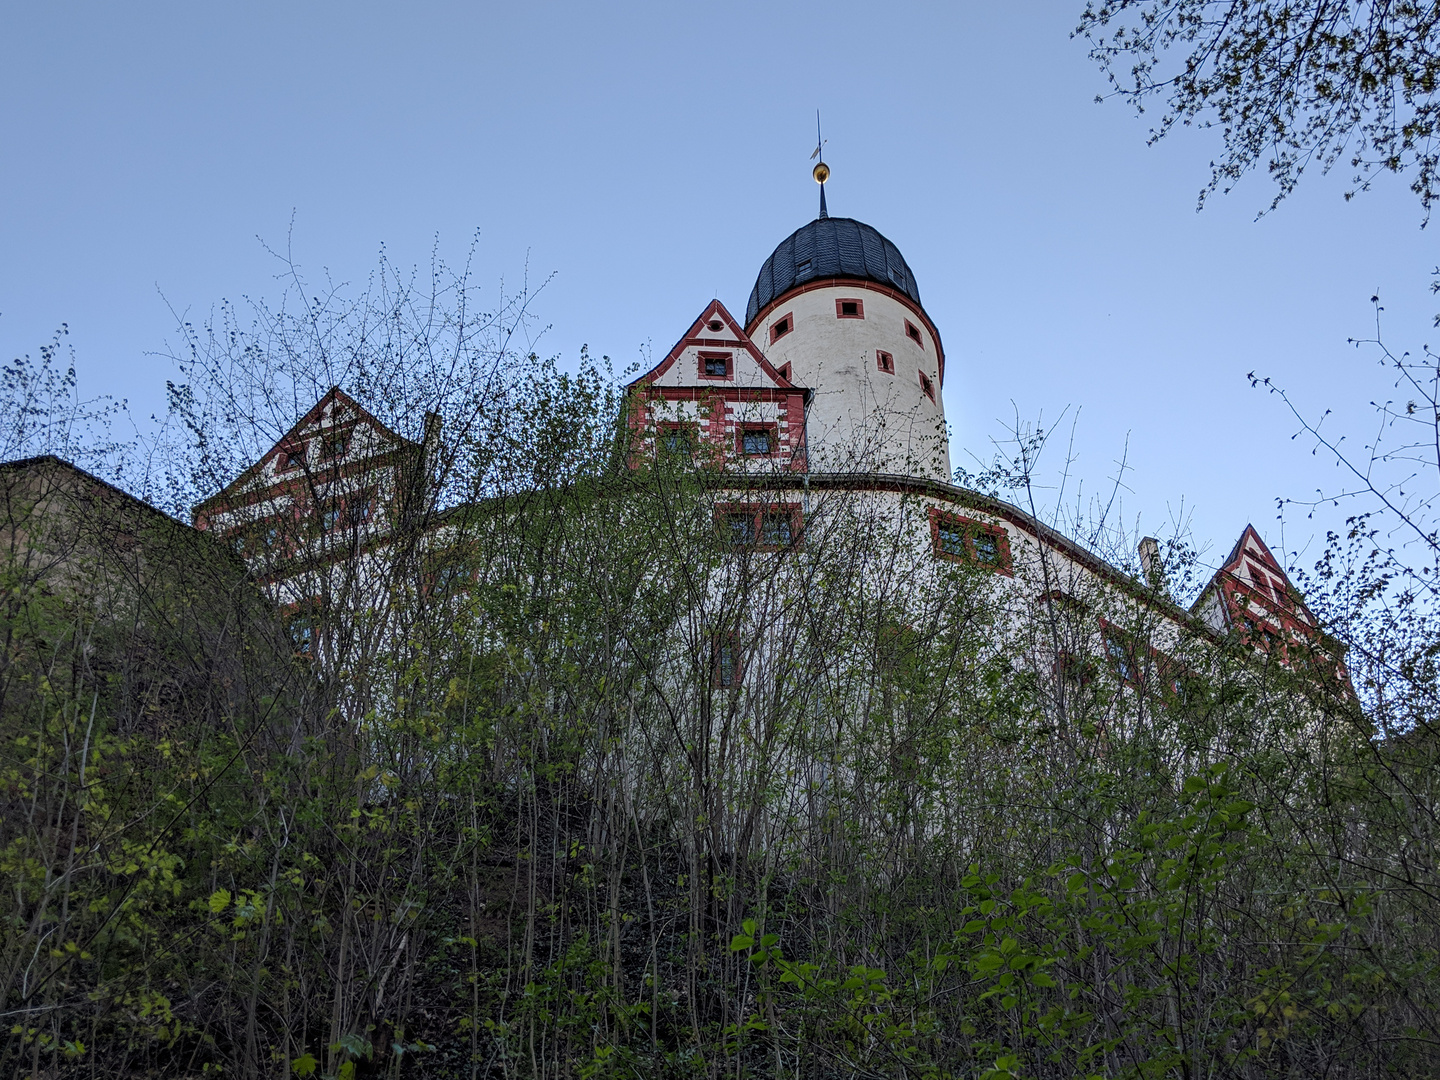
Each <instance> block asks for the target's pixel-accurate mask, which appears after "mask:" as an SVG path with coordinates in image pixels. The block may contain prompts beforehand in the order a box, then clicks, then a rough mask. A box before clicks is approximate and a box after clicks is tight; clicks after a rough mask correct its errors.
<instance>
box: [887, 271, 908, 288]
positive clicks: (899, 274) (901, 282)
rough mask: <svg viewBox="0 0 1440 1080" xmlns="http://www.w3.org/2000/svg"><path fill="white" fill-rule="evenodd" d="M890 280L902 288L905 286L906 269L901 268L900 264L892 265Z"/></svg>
mask: <svg viewBox="0 0 1440 1080" xmlns="http://www.w3.org/2000/svg"><path fill="white" fill-rule="evenodd" d="M890 280H891V281H893V282H894V283H895V284H896V285H898V286H900V288H902V289H903V288H905V271H904V270H901V269H900V268H899V267H898V266H892V267H891V268H890Z"/></svg>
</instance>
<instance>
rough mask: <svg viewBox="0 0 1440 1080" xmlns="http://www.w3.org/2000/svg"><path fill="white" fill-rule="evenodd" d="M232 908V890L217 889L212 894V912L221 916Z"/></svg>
mask: <svg viewBox="0 0 1440 1080" xmlns="http://www.w3.org/2000/svg"><path fill="white" fill-rule="evenodd" d="M229 906H230V890H229V889H216V890H215V891H214V892H213V893H211V894H210V910H211V911H212V912H214V913H215V914H216V915H219V914H220V913H221V912H222V911H224V910H225V909H226V908H227V907H229Z"/></svg>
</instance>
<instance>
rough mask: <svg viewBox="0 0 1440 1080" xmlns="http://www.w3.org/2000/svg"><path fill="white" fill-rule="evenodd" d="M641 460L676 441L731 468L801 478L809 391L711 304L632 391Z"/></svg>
mask: <svg viewBox="0 0 1440 1080" xmlns="http://www.w3.org/2000/svg"><path fill="white" fill-rule="evenodd" d="M630 393H631V400H632V412H631V424H632V427H633V429H634V430H635V432H636V434H637V436H638V437H639V441H640V445H641V453H653V452H654V450H655V449H656V448H657V447H659V446H661V445H666V444H670V443H673V440H674V438H675V436H676V435H679V436H680V437H681V438H682V439H683V440H684V442H685V443H687V444H688V445H690V446H692V447H694V448H695V449H697V450H703V451H708V452H709V454H710V455H711V457H712V458H713V459H714V460H716V461H717V462H718V463H719V464H721V465H723V466H724V467H727V468H743V469H750V468H768V469H774V468H776V467H779V468H783V469H786V470H789V471H797V472H803V471H805V469H806V460H805V398H806V391H805V389H804V388H802V387H798V386H795V385H794V384H793V383H791V381H790V372H789V370H788V365H785V366H782V367H780V368H776V367H774V366H773V365H771V363H770V362H769V361H768V360H766V359H765V356H764V354H762V353H761V352H760V350H759V349H757V348H756V347H755V344H754V343H753V342H752V341H751V340H750V338H749V337H748V336H746V334H745V331H744V330H743V329H741V327H740V324H739V323H737V322H736V321H735V319H734V318H733V317H732V316H731V314H730V312H728V311H727V310H725V305H724V304H722V303H721V302H720V301H719V300H712V301H711V302H710V304H709V306H707V307H706V308H705V310H704V311H703V312H702V313H701V314H700V317H699V318H698V319H696V320H695V321H694V323H692V324H691V326H690V329H689V330H688V331H686V333H685V335H684V336H683V337H682V338H681V339H680V340H679V341H678V342H676V343H675V347H674V348H673V349H671V350H670V352H669V353H668V354H666V356H665V359H664V360H662V361H660V363H659V364H657V365H656V366H655V367H654V368H652V369H651V370H650V371H648V372H646V373H645V374H644V375H642V376H640V378H638V379H636V380H635V381H634V382H633V383H631V384H630Z"/></svg>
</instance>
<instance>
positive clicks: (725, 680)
mask: <svg viewBox="0 0 1440 1080" xmlns="http://www.w3.org/2000/svg"><path fill="white" fill-rule="evenodd" d="M744 678H745V656H744V653H742V652H741V650H740V635H739V634H737V633H735V632H734V631H733V630H730V631H722V632H720V633H716V634H712V635H711V637H710V685H711V686H712V687H714V688H715V689H717V690H733V689H735V688H736V687H737V686H739V685H740V683H741V680H743V679H744Z"/></svg>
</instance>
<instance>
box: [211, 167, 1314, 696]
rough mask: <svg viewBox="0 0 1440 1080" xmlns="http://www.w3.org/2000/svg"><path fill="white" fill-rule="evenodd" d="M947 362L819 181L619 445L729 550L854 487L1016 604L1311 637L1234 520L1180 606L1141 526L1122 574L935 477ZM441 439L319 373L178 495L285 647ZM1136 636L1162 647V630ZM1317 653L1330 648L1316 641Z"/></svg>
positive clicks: (778, 535) (883, 255) (421, 509)
mask: <svg viewBox="0 0 1440 1080" xmlns="http://www.w3.org/2000/svg"><path fill="white" fill-rule="evenodd" d="M826 175H828V172H827V173H826ZM817 178H820V176H819V172H818V171H817ZM952 375H953V372H952ZM945 378H946V356H945V349H944V345H943V343H942V340H941V336H940V330H939V328H938V327H937V326H936V325H935V323H934V322H933V320H932V319H931V318H930V316H929V315H928V314H927V312H926V311H925V308H924V306H923V304H922V302H921V298H920V289H919V284H918V282H917V279H916V276H915V273H914V272H913V270H912V269H911V268H910V266H909V265H908V263H907V262H906V261H905V258H904V256H903V255H902V254H901V252H900V250H899V248H897V247H896V245H895V244H894V243H892V242H891V241H890V240H888V239H887V238H886V237H884V236H883V235H882V234H881V233H880V232H879V231H878V230H876V229H875V228H873V227H872V226H870V225H868V224H865V223H864V222H860V221H856V220H854V219H850V218H835V217H830V216H829V214H828V213H827V210H826V206H825V199H824V186H823V179H822V186H821V203H820V214H819V216H818V217H817V218H815V219H814V220H813V221H811V222H809V223H808V224H806V225H804V226H802V227H801V228H799V229H797V230H796V231H795V232H794V233H792V234H791V235H790V236H788V237H786V238H785V239H784V240H782V241H781V242H780V244H779V245H778V246H777V247H776V248H775V250H774V251H773V252H771V254H770V255H769V256H768V257H767V258H766V259H765V260H764V262H763V263H762V264H761V267H760V271H759V274H758V275H757V277H756V280H755V283H754V286H753V288H752V289H751V292H750V296H749V300H748V302H747V304H746V307H745V318H744V322H743V323H741V322H740V321H739V320H737V319H736V318H735V317H734V316H733V315H732V314H731V312H730V311H729V310H728V309H727V308H726V306H725V305H724V304H723V303H722V302H721V301H720V300H718V299H716V300H712V301H711V302H710V303H709V304H708V305H707V306H706V307H705V309H704V310H703V311H701V312H700V313H699V315H698V316H697V317H696V318H695V319H694V321H693V322H692V323H691V324H690V326H689V328H688V329H687V330H685V332H684V333H683V334H682V335H681V336H680V338H679V340H678V341H677V342H676V344H675V346H674V347H673V348H672V349H670V351H669V352H668V353H667V354H666V355H665V357H664V359H662V360H661V361H660V363H658V364H656V365H655V366H654V367H653V368H652V369H651V370H649V371H648V372H645V373H644V374H643V375H641V376H640V377H639V378H637V379H635V380H634V381H633V382H632V383H631V384H630V385H629V387H628V408H627V411H626V413H625V419H624V423H625V424H626V425H627V426H628V437H629V440H630V442H629V445H630V448H631V449H630V453H631V464H632V467H637V466H638V464H639V463H640V462H642V461H647V460H653V458H654V457H655V456H657V455H660V456H670V457H674V456H675V455H680V456H682V457H684V458H686V459H689V460H693V461H696V462H699V463H704V464H705V465H706V466H707V467H709V468H711V469H712V471H713V475H714V476H716V477H718V478H719V479H717V480H716V481H715V486H716V496H715V501H714V514H715V524H716V528H717V530H718V532H719V535H720V537H721V541H722V543H723V544H726V545H729V546H731V547H733V548H736V549H744V550H746V551H759V552H766V551H770V552H774V551H784V550H786V549H788V548H791V547H794V546H796V545H798V544H800V543H802V542H803V537H804V535H805V533H806V531H807V529H808V528H809V527H810V519H811V517H812V515H813V514H814V513H815V510H814V505H813V500H816V499H819V498H821V497H823V496H824V495H825V494H826V493H844V494H845V495H846V497H848V498H859V499H861V500H862V501H867V502H868V503H869V504H871V505H877V506H886V505H893V506H894V507H897V508H898V507H899V506H901V505H902V504H903V506H904V507H905V510H904V512H903V515H902V516H906V517H907V520H908V521H909V525H908V526H906V527H907V528H909V529H910V530H911V532H912V534H913V535H914V538H915V540H916V542H917V543H918V544H920V545H921V546H923V547H924V548H926V549H927V550H928V552H929V555H930V557H931V558H932V561H933V562H935V563H937V564H942V563H945V562H955V563H963V564H967V565H969V566H972V567H976V568H980V569H982V570H985V571H988V572H990V573H993V574H994V575H996V576H997V577H999V578H1003V579H1007V580H1008V581H1009V582H1012V583H1013V584H1012V585H1011V586H1010V587H1011V588H1012V590H1014V592H1015V596H1016V597H1017V598H1019V600H1020V601H1021V602H1024V601H1025V599H1026V598H1029V599H1030V600H1033V599H1034V598H1035V597H1036V596H1038V595H1043V596H1045V597H1048V598H1051V599H1054V598H1059V599H1062V600H1065V599H1069V598H1073V597H1075V596H1078V595H1079V594H1081V593H1086V592H1092V593H1093V592H1096V591H1097V590H1098V591H1099V592H1100V593H1105V594H1107V595H1112V596H1124V597H1126V598H1128V602H1131V603H1138V604H1140V605H1141V606H1142V607H1143V608H1144V610H1145V611H1146V612H1147V616H1148V617H1150V618H1152V619H1154V620H1156V621H1157V625H1158V626H1159V631H1158V634H1157V635H1153V638H1154V640H1157V641H1160V642H1162V643H1163V642H1164V641H1167V640H1168V641H1176V640H1179V639H1180V638H1182V637H1184V636H1185V635H1187V634H1190V635H1192V636H1193V634H1194V633H1195V632H1196V631H1197V630H1199V631H1200V632H1202V633H1207V634H1209V635H1211V636H1212V637H1214V638H1217V639H1218V638H1225V637H1229V636H1231V635H1235V636H1238V638H1239V639H1240V640H1242V641H1243V642H1245V643H1246V644H1248V645H1249V646H1250V647H1251V648H1253V649H1254V650H1256V651H1257V652H1258V653H1263V654H1264V655H1265V656H1266V657H1269V658H1272V659H1274V660H1276V661H1278V662H1280V663H1282V664H1286V665H1287V666H1289V664H1290V656H1291V652H1292V650H1293V649H1294V647H1295V646H1296V645H1300V644H1302V643H1303V644H1305V645H1307V646H1313V645H1314V644H1315V643H1317V642H1319V641H1320V640H1321V639H1322V637H1323V635H1321V634H1320V632H1319V630H1318V628H1317V625H1316V620H1315V619H1314V617H1313V615H1312V614H1311V613H1310V612H1309V610H1308V609H1307V608H1306V606H1305V604H1304V602H1303V600H1302V599H1301V598H1300V597H1299V594H1298V592H1297V590H1296V589H1295V588H1294V586H1293V585H1292V583H1291V581H1290V579H1289V577H1288V576H1287V574H1286V572H1285V570H1284V568H1283V567H1282V566H1281V565H1280V563H1279V561H1278V560H1277V559H1276V558H1275V557H1274V555H1273V554H1272V553H1271V551H1270V550H1269V548H1268V547H1267V546H1266V544H1265V542H1264V540H1263V539H1262V538H1261V537H1260V535H1259V534H1258V532H1257V531H1256V530H1255V529H1254V528H1253V527H1252V526H1248V525H1247V526H1246V527H1245V529H1244V530H1243V531H1242V533H1241V535H1240V537H1239V539H1238V540H1237V541H1236V543H1235V544H1234V546H1233V548H1232V549H1231V551H1230V553H1229V555H1228V556H1227V557H1226V559H1225V560H1224V562H1223V563H1222V564H1221V565H1220V566H1219V568H1218V569H1217V570H1216V571H1215V573H1214V575H1213V576H1212V577H1211V579H1210V580H1209V582H1208V584H1206V586H1205V587H1204V588H1203V590H1201V592H1200V594H1199V598H1198V599H1197V600H1196V602H1195V603H1194V604H1193V605H1192V606H1191V607H1190V608H1189V609H1188V610H1186V609H1182V608H1180V607H1179V606H1177V605H1175V604H1174V603H1173V602H1172V601H1171V600H1170V598H1169V596H1168V594H1167V593H1166V591H1165V589H1164V588H1163V586H1162V585H1161V584H1160V581H1161V578H1162V576H1163V574H1162V570H1161V568H1160V566H1159V555H1158V547H1157V545H1156V543H1155V541H1153V540H1149V539H1147V540H1145V541H1144V542H1142V544H1141V546H1140V551H1139V556H1140V562H1141V564H1142V566H1143V568H1144V569H1143V571H1142V574H1141V575H1140V576H1139V577H1137V576H1134V575H1131V574H1127V573H1125V572H1124V571H1122V570H1120V569H1118V568H1116V567H1115V566H1113V565H1111V564H1110V563H1108V562H1106V561H1105V560H1104V559H1102V558H1100V557H1098V556H1097V555H1095V554H1094V553H1092V552H1090V551H1088V550H1086V549H1085V548H1084V547H1083V546H1081V545H1080V544H1077V543H1075V542H1074V541H1073V540H1071V539H1069V538H1067V537H1065V536H1063V535H1060V534H1059V533H1058V532H1056V531H1055V530H1053V529H1050V528H1048V527H1046V526H1045V525H1044V524H1043V523H1042V522H1040V521H1037V520H1035V519H1034V517H1032V516H1031V515H1030V514H1029V513H1027V512H1025V511H1024V510H1022V509H1020V508H1019V507H1016V506H1014V505H1011V504H1009V503H1006V502H1004V501H1001V500H997V499H995V498H993V497H989V496H986V495H983V494H981V493H979V492H976V491H973V490H969V489H967V488H964V487H961V486H957V485H956V484H954V483H953V482H952V481H951V466H950V457H949V442H948V431H947V428H946V422H945V410H944V404H943V399H942V396H941V393H940V391H941V388H942V387H943V386H944V382H945ZM440 438H441V432H440V431H439V426H438V422H437V421H435V420H434V419H433V418H430V419H427V424H426V429H425V436H424V438H423V439H422V440H420V441H412V440H408V439H406V438H404V437H402V436H401V435H399V434H398V433H397V432H395V431H393V430H391V429H390V428H389V427H387V426H386V425H384V424H383V423H381V422H380V421H379V420H378V419H376V417H375V416H374V415H372V414H371V413H370V412H369V411H367V410H366V409H365V408H364V407H363V405H362V404H361V403H359V402H357V401H355V400H353V399H352V398H351V397H350V396H348V395H347V394H346V393H345V392H344V390H343V389H341V388H338V387H337V388H334V389H332V390H331V391H330V392H329V393H328V394H326V395H325V396H324V397H323V398H322V399H321V400H320V401H319V402H317V403H316V405H315V406H314V408H312V409H311V410H310V411H309V412H308V413H307V414H306V415H305V416H304V417H302V418H300V419H299V421H298V422H297V423H296V424H295V425H294V427H293V428H292V429H291V430H290V431H289V432H288V433H287V434H286V435H285V436H284V437H283V438H282V439H281V440H280V441H279V442H277V443H276V444H275V445H274V446H273V447H272V448H271V450H270V451H269V452H268V453H266V454H264V455H263V456H262V457H261V458H260V459H259V460H258V461H256V462H254V463H253V464H252V465H251V467H250V468H249V469H247V470H246V471H245V472H244V473H243V474H242V475H241V476H239V477H238V478H236V479H235V480H234V481H233V482H232V483H230V484H229V485H228V486H227V487H225V488H224V490H222V491H220V492H218V493H217V494H216V495H214V496H213V497H211V498H210V499H208V500H206V501H205V502H203V503H201V504H200V505H199V506H197V507H196V508H195V513H194V521H195V525H196V527H197V528H199V529H201V530H205V531H208V532H210V533H212V534H214V535H216V536H219V537H222V538H225V539H227V540H229V541H231V542H232V543H233V544H234V545H236V546H237V547H238V548H239V550H240V551H241V552H242V554H243V556H244V557H245V558H246V560H247V561H248V562H250V563H251V565H252V567H262V565H263V574H261V576H262V578H264V579H265V580H267V581H269V582H270V584H271V587H272V591H273V592H274V595H275V597H276V599H277V600H278V601H279V602H280V603H281V604H282V606H283V607H284V609H285V610H286V611H287V612H288V613H289V614H290V616H291V619H292V623H293V625H294V628H295V634H296V637H297V642H298V646H297V647H298V648H299V649H300V650H301V651H309V650H311V649H312V648H313V647H314V642H313V640H312V638H313V636H314V634H315V630H314V627H313V626H312V625H311V624H310V622H309V621H308V620H307V616H306V610H307V606H308V605H310V604H311V602H312V600H314V597H312V595H311V594H313V593H314V592H315V591H316V590H317V589H319V588H321V587H326V588H329V587H330V584H331V583H330V581H329V579H328V578H326V577H325V576H324V575H323V574H322V575H319V576H317V575H316V572H315V571H314V569H313V567H314V564H315V556H317V554H318V556H319V558H320V561H321V562H323V561H324V557H325V556H324V552H325V551H326V550H332V551H338V550H340V548H341V547H345V548H346V550H350V551H360V550H362V549H363V551H366V552H370V553H371V554H369V555H363V554H362V558H374V557H376V556H375V553H377V552H379V551H381V550H383V548H384V546H385V544H386V543H387V537H389V538H393V537H394V536H396V535H398V533H397V530H402V529H403V528H404V527H405V523H406V522H407V521H413V520H416V519H417V516H419V515H423V514H424V513H425V511H426V507H427V506H428V505H429V503H428V501H427V500H429V499H430V497H431V496H430V494H429V493H428V492H427V476H428V473H429V469H430V465H429V464H427V463H428V462H430V461H431V460H432V459H433V457H434V454H435V450H436V445H437V442H438V440H439V439H440ZM897 512H898V511H897ZM299 521H306V522H307V523H308V526H307V527H308V530H309V534H310V535H313V536H318V537H319V540H318V543H319V545H320V546H319V547H318V548H314V547H312V549H311V550H310V551H309V552H308V553H307V554H308V558H307V564H308V565H309V566H310V567H311V569H308V570H305V571H303V572H301V571H297V570H294V569H288V570H287V569H286V565H287V562H288V563H292V564H293V563H294V562H295V561H296V556H297V555H298V552H296V551H295V550H293V549H291V548H287V544H289V543H290V542H289V541H287V539H286V537H287V536H290V535H292V534H294V532H295V529H294V526H295V523H296V522H299ZM327 544H328V545H329V547H327V546H326V545H327ZM347 544H348V547H347V546H346V545H347ZM357 545H358V546H357ZM1097 618H1098V617H1097ZM1092 621H1094V620H1093V619H1092ZM1109 625H1110V624H1109V622H1107V621H1106V620H1105V619H1103V618H1099V621H1098V622H1097V623H1096V625H1095V626H1093V627H1091V628H1090V629H1091V630H1094V631H1095V632H1094V634H1087V635H1086V636H1087V638H1088V640H1089V641H1090V644H1088V645H1086V646H1083V647H1084V648H1086V649H1088V650H1090V651H1092V652H1098V653H1100V654H1108V656H1109V659H1110V661H1111V664H1112V667H1113V666H1117V665H1118V668H1119V669H1120V670H1121V672H1122V677H1123V678H1136V679H1138V678H1139V677H1140V675H1139V673H1140V671H1141V670H1142V669H1143V668H1145V667H1146V666H1147V663H1148V659H1149V658H1148V657H1139V658H1137V657H1136V656H1133V655H1128V654H1129V653H1131V652H1133V651H1134V649H1133V646H1131V645H1127V644H1123V643H1120V642H1121V635H1119V634H1118V633H1111V632H1110V631H1109V630H1108V629H1107V627H1108V626H1109ZM1142 651H1144V652H1147V653H1156V655H1160V654H1163V652H1164V646H1163V644H1162V645H1161V646H1160V648H1159V650H1158V652H1157V649H1156V647H1155V646H1154V645H1147V646H1146V647H1145V649H1144V650H1142ZM1323 651H1325V652H1328V653H1330V654H1331V655H1332V656H1333V655H1334V653H1333V648H1332V646H1331V645H1330V643H1328V642H1327V643H1326V645H1325V647H1324V649H1323ZM1152 666H1153V665H1152ZM1160 666H1161V667H1164V663H1163V657H1162V663H1161V665H1160ZM1125 673H1129V674H1128V675H1127V674H1125Z"/></svg>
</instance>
